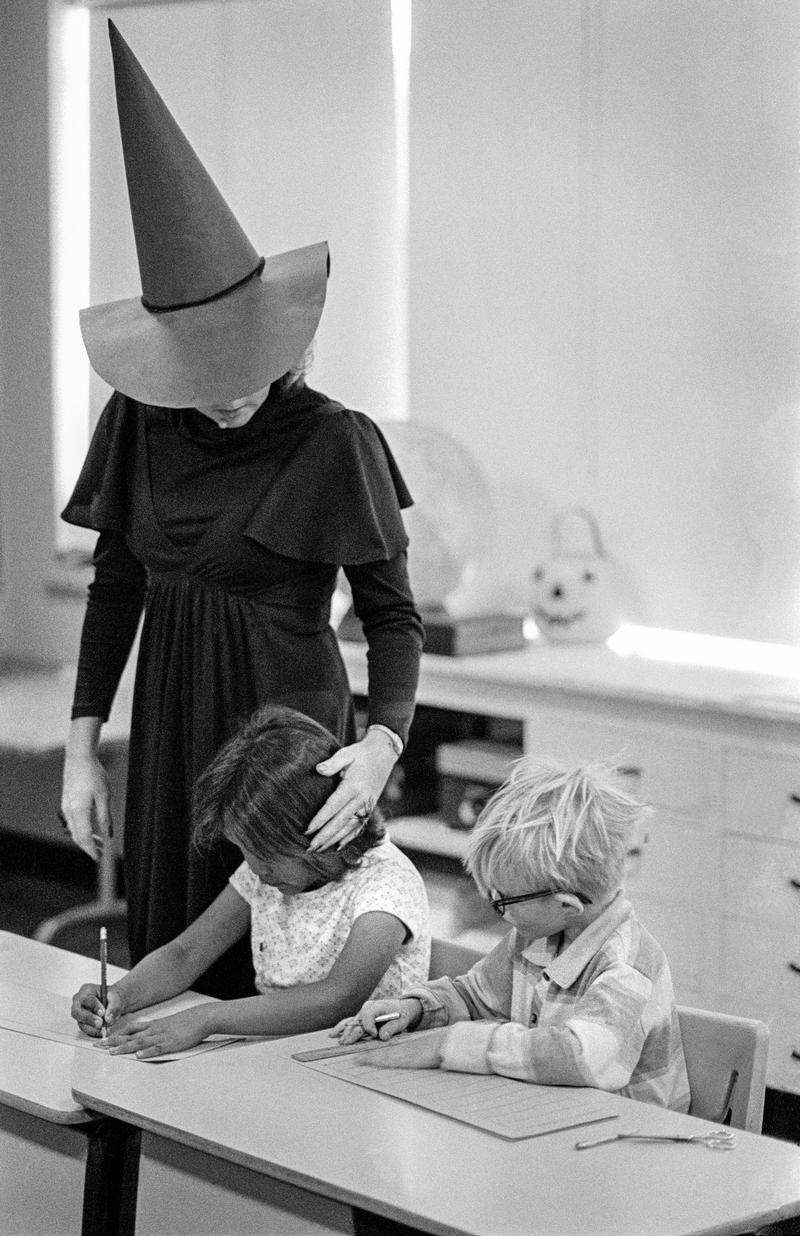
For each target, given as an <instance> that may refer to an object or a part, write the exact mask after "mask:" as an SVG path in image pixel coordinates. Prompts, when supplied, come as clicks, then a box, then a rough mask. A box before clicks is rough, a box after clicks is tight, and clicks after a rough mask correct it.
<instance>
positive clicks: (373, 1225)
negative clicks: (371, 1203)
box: [353, 1206, 424, 1236]
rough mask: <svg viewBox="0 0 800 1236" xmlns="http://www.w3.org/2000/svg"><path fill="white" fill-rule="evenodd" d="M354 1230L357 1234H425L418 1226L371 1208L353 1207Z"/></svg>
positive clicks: (358, 1235)
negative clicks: (376, 1212) (386, 1216)
mask: <svg viewBox="0 0 800 1236" xmlns="http://www.w3.org/2000/svg"><path fill="white" fill-rule="evenodd" d="M353 1231H354V1233H355V1236H424V1233H423V1232H422V1231H421V1230H420V1228H418V1227H409V1226H408V1224H407V1223H400V1221H399V1220H398V1219H386V1218H384V1217H383V1216H381V1215H374V1214H372V1213H371V1212H370V1211H369V1210H361V1209H360V1207H358V1206H354V1207H353Z"/></svg>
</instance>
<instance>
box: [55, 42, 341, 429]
mask: <svg viewBox="0 0 800 1236" xmlns="http://www.w3.org/2000/svg"><path fill="white" fill-rule="evenodd" d="M108 26H109V37H110V39H111V51H112V55H113V59H114V78H115V84H116V93H117V111H118V113H119V123H120V133H121V136H122V148H123V154H124V158H125V174H126V177H127V181H128V196H129V198H130V206H131V217H132V220H133V230H134V234H135V237H136V253H137V257H138V260H139V274H140V276H141V281H142V296H141V298H139V297H134V298H132V299H128V300H118V301H112V302H110V303H108V304H103V305H93V306H91V307H90V308H88V309H83V310H82V311H81V315H80V320H81V332H82V334H83V341H84V343H85V345H86V351H87V352H88V354H89V360H90V361H91V363H92V366H93V368H94V369H95V370H96V371H97V373H98V374H99V375H100V377H101V378H103V379H104V380H105V381H106V382H108V384H109V385H110V386H113V387H114V388H115V389H116V390H119V391H121V392H122V393H123V394H126V395H130V396H132V397H133V398H134V399H138V400H139V401H140V402H142V403H151V404H158V405H160V406H162V407H167V408H182V407H191V406H194V405H196V404H198V403H203V404H211V403H226V402H228V401H229V400H232V399H238V398H240V397H241V396H243V395H249V394H252V393H253V392H254V391H258V390H261V389H262V388H263V387H265V386H268V385H269V384H270V382H273V381H274V380H275V379H276V378H279V377H280V376H281V375H282V374H284V373H286V372H287V370H289V369H291V367H292V365H293V364H294V363H295V362H296V361H298V360H299V359H300V357H301V356H302V354H303V352H304V351H305V349H306V348H307V347H308V345H309V343H310V342H311V340H312V339H313V337H314V333H315V331H316V329H317V324H318V323H319V319H320V315H321V314H322V307H323V305H324V303H325V290H326V283H327V272H328V246H327V245H326V244H325V243H320V244H315V245H308V246H306V247H305V248H302V249H292V250H290V251H288V252H286V253H279V254H277V255H275V256H273V257H270V258H267V259H266V260H265V259H264V258H260V257H259V255H258V253H257V251H256V250H255V249H254V248H253V246H252V245H251V243H250V241H249V240H248V238H247V237H246V236H245V234H244V232H243V231H242V229H241V227H240V226H239V224H238V222H237V221H236V218H235V217H234V215H233V213H232V211H231V210H230V207H229V206H228V205H227V203H226V202H225V200H224V199H223V197H222V195H221V194H220V192H219V190H218V189H217V187H216V185H215V184H214V182H213V181H212V179H211V177H210V176H209V174H208V172H207V171H206V170H205V168H204V167H203V165H202V163H201V162H200V160H199V159H198V157H197V155H196V154H195V152H194V150H193V149H192V147H191V146H190V145H189V142H188V141H187V140H186V138H185V136H184V134H183V133H182V132H181V130H180V128H179V127H178V125H177V124H176V122H175V120H174V119H173V117H172V115H171V114H170V112H169V110H168V108H167V106H166V104H165V103H164V101H163V99H162V98H161V96H160V95H159V94H158V92H157V90H156V89H155V87H154V86H153V84H152V82H151V81H150V79H149V78H148V76H147V74H146V73H145V71H144V69H143V68H142V66H141V64H140V63H139V61H138V60H137V59H136V57H135V56H134V54H133V52H132V51H131V49H130V48H129V47H128V44H127V43H126V42H125V40H124V39H123V37H122V35H121V34H120V33H119V31H118V30H117V28H116V26H115V25H114V23H113V22H111V21H109V23H108Z"/></svg>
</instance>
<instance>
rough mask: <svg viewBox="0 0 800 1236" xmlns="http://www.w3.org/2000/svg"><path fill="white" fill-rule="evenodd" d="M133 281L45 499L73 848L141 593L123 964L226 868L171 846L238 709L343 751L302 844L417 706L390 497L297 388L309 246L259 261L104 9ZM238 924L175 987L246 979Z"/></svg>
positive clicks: (355, 431) (315, 269)
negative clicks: (64, 634) (225, 949)
mask: <svg viewBox="0 0 800 1236" xmlns="http://www.w3.org/2000/svg"><path fill="white" fill-rule="evenodd" d="M109 29H110V37H111V45H112V54H113V58H114V70H115V82H116V92H117V108H118V112H119V119H120V130H121V135H122V144H123V151H124V157H125V169H126V176H127V181H128V192H129V197H130V204H131V214H132V219H133V225H134V233H135V237H136V246H137V255H138V260H139V270H140V275H141V280H142V293H143V294H142V297H141V298H138V297H137V298H134V299H130V300H123V301H117V302H113V303H111V304H105V305H98V306H93V307H91V308H89V309H85V310H83V311H82V313H81V330H82V333H83V338H84V342H85V345H86V349H87V352H88V354H89V358H90V360H91V362H92V365H93V366H94V368H95V369H96V370H97V372H98V373H99V374H100V376H101V377H102V378H103V379H104V380H105V381H107V382H108V384H109V385H110V386H111V387H112V388H113V389H114V394H113V395H112V397H111V399H110V400H109V402H108V405H107V406H106V408H105V410H104V412H103V414H102V416H101V418H100V421H99V422H98V425H97V429H96V431H95V433H94V436H93V439H92V443H91V446H90V448H89V452H88V455H87V458H86V461H85V463H84V466H83V469H82V471H81V474H80V477H79V479H78V482H77V484H76V486H75V490H74V492H73V494H72V497H71V499H70V501H69V503H68V504H67V506H66V508H65V510H64V512H63V518H64V519H65V520H67V521H68V522H70V523H74V524H78V525H81V526H83V527H88V528H93V529H94V530H96V531H97V532H98V533H99V537H98V540H97V546H96V549H95V555H94V565H95V574H94V581H93V583H92V584H91V586H90V588H89V596H88V601H87V607H86V613H85V616H84V623H83V630H82V635H81V645H80V656H79V662H78V673H77V681H76V687H75V696H74V703H73V710H72V722H71V726H70V731H69V736H68V739H67V746H66V755H65V764H64V786H63V792H62V803H61V812H62V819H63V821H64V822H65V824H66V826H67V827H68V829H69V832H70V834H71V836H72V838H73V839H74V841H75V842H76V843H77V844H78V845H79V846H80V847H81V848H82V849H84V850H85V851H86V852H87V853H89V854H90V855H92V857H94V858H97V856H98V851H99V847H100V846H101V845H102V843H103V840H104V838H105V837H106V836H107V835H108V833H109V829H110V823H111V819H110V813H109V799H108V786H107V782H106V778H105V774H104V772H103V769H102V765H101V764H100V762H99V760H98V758H97V749H98V743H99V737H100V732H101V727H102V724H103V722H104V721H105V720H106V719H107V717H108V713H109V710H110V707H111V703H112V701H113V697H114V694H115V691H116V688H117V685H118V683H119V679H120V676H121V674H122V670H123V668H124V666H125V663H126V661H127V659H128V656H129V654H130V652H131V649H132V647H133V642H134V638H135V635H136V631H137V628H138V625H139V621H140V618H141V616H142V611H143V612H144V619H143V623H142V629H141V637H140V644H139V652H138V658H137V664H136V681H135V688H134V700H133V710H132V719H131V734H130V775H129V781H128V787H127V796H126V804H125V845H124V863H125V884H126V895H127V900H128V931H129V941H130V950H131V958H132V961H133V962H136V961H138V960H139V959H140V958H141V957H143V956H144V955H145V954H146V953H148V952H150V951H151V950H152V949H154V948H156V947H158V946H159V945H161V944H164V943H166V942H167V941H168V940H171V939H173V938H174V937H175V936H176V935H177V934H178V933H179V932H180V931H181V930H182V929H183V927H184V926H186V925H187V924H188V923H190V922H191V921H192V920H193V919H195V918H196V917H197V916H198V914H200V913H201V912H202V911H203V910H204V909H205V908H206V907H207V906H208V905H209V904H210V903H211V901H212V900H213V899H214V898H215V897H216V895H217V894H218V893H219V892H220V890H221V889H222V888H223V887H224V886H225V883H226V881H227V877H228V875H229V874H230V872H231V871H233V869H234V867H235V866H236V863H237V858H236V855H235V853H233V852H231V853H228V852H227V851H226V850H225V849H220V850H218V851H216V852H215V853H213V854H211V855H206V854H201V853H200V852H198V851H196V850H195V849H193V848H192V846H191V844H190V824H189V815H190V803H191V796H192V787H193V784H194V782H195V780H196V778H197V777H198V776H199V774H200V773H201V772H202V771H203V769H204V768H205V767H206V765H207V764H208V763H209V761H210V760H211V758H212V756H213V755H214V753H215V752H216V751H217V749H218V748H219V747H220V746H221V745H222V744H223V743H224V742H225V741H227V739H228V738H229V737H230V736H231V734H232V733H233V732H234V730H235V729H236V726H237V724H238V723H239V722H240V721H241V719H242V718H244V717H246V716H249V715H250V714H251V713H252V712H253V711H254V709H255V708H257V707H259V706H261V705H264V704H266V703H271V704H280V705H285V706H288V707H291V708H295V709H297V710H298V711H301V712H304V713H306V714H308V715H309V716H311V717H313V718H315V719H316V720H317V721H319V722H320V723H321V724H322V725H324V726H326V727H327V728H328V729H329V730H331V731H332V732H333V733H334V734H335V735H336V737H337V738H338V739H339V741H340V742H342V743H343V744H344V746H343V747H342V748H341V749H340V750H339V751H338V752H337V753H336V754H335V755H334V756H333V757H332V758H330V759H329V760H327V761H325V762H324V763H323V764H322V765H320V771H321V772H323V773H326V774H328V775H330V776H338V777H339V778H340V779H339V783H338V785H337V788H336V790H335V792H334V793H333V794H332V795H331V797H330V798H329V799H328V801H327V802H326V803H325V805H324V807H323V808H322V810H321V811H320V812H318V813H317V815H316V816H315V817H314V819H313V820H311V821H309V832H312V833H314V834H315V835H314V839H313V841H312V843H311V845H312V847H315V848H321V849H322V848H328V847H329V846H331V845H342V844H344V843H346V841H347V840H349V839H350V838H351V837H352V836H353V835H354V834H355V833H356V832H357V831H358V830H359V828H361V827H362V826H363V820H364V819H365V818H366V817H367V815H368V814H369V812H370V811H371V809H372V808H373V806H374V804H375V802H376V800H377V798H378V796H379V795H380V793H381V791H382V789H383V787H384V785H385V783H386V780H387V778H388V776H389V773H390V772H391V769H392V766H393V765H394V763H395V761H396V759H397V757H398V755H399V754H400V752H401V751H402V749H403V744H404V742H405V740H406V738H407V734H408V728H409V726H410V723H411V719H412V716H413V711H414V697H415V693H416V686H417V675H418V670H419V656H420V651H421V647H422V639H423V633H422V626H421V622H420V619H419V615H418V614H417V612H416V609H415V606H414V601H413V598H412V595H411V591H410V588H409V583H408V573H407V562H406V548H407V537H406V534H405V530H404V527H403V521H402V517H401V513H400V512H401V508H403V507H406V506H409V505H410V504H411V497H410V495H409V493H408V490H407V489H406V486H405V484H404V482H403V479H402V476H401V475H400V473H399V471H398V468H397V465H396V463H395V461H394V459H393V458H392V455H391V452H390V450H389V448H388V446H387V444H386V442H385V440H384V438H383V436H382V435H381V433H380V431H379V429H378V428H377V427H376V426H375V424H374V423H373V421H372V420H370V418H369V417H367V416H365V415H364V414H362V413H360V412H354V411H349V410H347V409H345V408H343V407H342V406H341V405H340V404H338V403H334V402H333V401H332V400H330V399H328V398H326V396H325V395H322V394H319V393H318V392H316V391H313V390H311V389H310V388H309V387H308V386H307V385H306V383H305V378H304V365H305V358H306V357H307V354H308V350H309V347H310V345H311V342H312V340H313V337H314V333H315V331H316V328H317V323H318V322H319V318H320V315H321V312H322V306H323V303H324V299H325V291H326V284H327V275H328V250H327V245H325V244H315V245H310V246H308V247H306V248H303V249H295V250H292V251H290V252H288V253H282V254H279V255H276V256H273V257H271V258H268V259H267V260H266V261H265V260H264V259H263V258H259V255H258V253H257V252H256V250H255V249H254V248H253V247H252V245H251V244H250V242H249V240H248V239H247V237H246V236H245V235H244V233H243V231H242V229H241V228H240V226H239V224H238V223H237V221H236V219H235V218H234V216H233V214H232V212H231V211H230V209H229V207H228V206H227V204H226V203H225V201H224V200H223V199H222V197H221V195H220V193H219V191H218V190H217V188H216V186H215V185H214V183H213V181H212V180H211V178H210V177H209V175H208V173H207V172H206V171H205V169H204V168H203V166H202V164H201V163H200V161H199V159H198V158H197V156H196V154H195V153H194V151H193V149H192V148H191V146H190V145H189V143H188V141H187V140H186V138H185V137H184V135H183V133H182V132H181V130H180V128H179V127H178V125H177V124H176V122H175V120H174V119H173V117H172V116H171V114H170V113H169V111H168V109H167V107H166V105H165V104H164V102H163V100H162V99H161V97H160V96H159V95H158V93H157V92H156V90H155V89H154V87H153V85H152V83H151V82H150V80H149V78H148V77H147V75H146V73H145V72H144V70H143V68H142V67H141V65H140V64H139V62H138V61H137V59H136V58H135V56H134V55H133V53H132V52H131V50H130V48H129V47H128V45H127V44H126V43H125V41H124V39H123V38H122V36H121V35H120V34H119V32H118V31H117V30H116V28H115V27H114V25H113V23H109ZM340 567H341V568H343V569H344V572H345V574H346V576H347V578H348V580H349V583H350V585H351V587H352V592H353V605H354V609H355V612H356V613H357V615H358V616H359V618H360V619H361V621H362V624H363V627H364V632H365V635H366V639H367V643H368V664H369V718H368V728H367V730H366V733H365V734H364V736H363V737H362V738H361V739H360V740H357V738H356V731H355V722H354V714H353V704H352V698H351V695H350V690H349V686H348V682H347V677H346V673H345V669H344V665H343V662H342V659H341V655H340V653H339V648H338V644H337V641H336V637H335V634H334V632H333V630H332V629H331V626H330V623H329V618H330V604H331V598H332V594H333V591H334V587H335V582H336V575H337V571H338V569H339V568H340ZM252 984H253V978H252V963H251V959H250V956H249V950H248V947H247V944H246V942H245V944H244V946H243V947H242V948H241V949H240V950H239V953H238V956H235V957H234V956H233V955H232V954H226V955H225V957H223V958H222V959H221V960H220V961H219V962H218V963H217V964H216V965H215V966H214V967H213V969H212V970H209V971H208V972H207V974H206V975H205V976H204V978H203V979H202V980H200V981H199V982H198V983H197V984H196V986H197V987H198V988H199V989H200V990H203V991H206V992H208V993H209V994H213V995H217V996H220V997H223V998H231V997H236V996H240V995H245V994H251V992H252Z"/></svg>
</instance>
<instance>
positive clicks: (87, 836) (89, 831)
mask: <svg viewBox="0 0 800 1236" xmlns="http://www.w3.org/2000/svg"><path fill="white" fill-rule="evenodd" d="M99 733H100V721H99V719H98V718H96V717H81V718H78V719H76V720H75V721H73V723H72V728H71V730H70V736H69V739H68V741H67V746H66V752H65V755H64V781H63V786H62V791H61V810H60V812H59V820H60V821H61V824H62V826H63V827H64V828H66V829H67V831H68V832H69V835H70V837H71V838H72V840H73V841H74V842H75V844H76V845H77V846H79V847H80V848H81V849H82V850H83V851H84V853H85V854H88V855H89V857H90V858H91V859H92V860H93V861H94V862H97V861H98V859H99V858H100V855H101V854H102V852H103V844H104V842H105V840H106V838H107V837H113V835H114V829H113V824H112V821H111V795H110V790H109V784H108V775H107V774H106V770H105V768H104V767H103V765H102V764H101V762H100V759H99V758H98V755H97V743H98V740H99Z"/></svg>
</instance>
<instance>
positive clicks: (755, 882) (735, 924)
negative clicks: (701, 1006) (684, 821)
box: [720, 744, 800, 1091]
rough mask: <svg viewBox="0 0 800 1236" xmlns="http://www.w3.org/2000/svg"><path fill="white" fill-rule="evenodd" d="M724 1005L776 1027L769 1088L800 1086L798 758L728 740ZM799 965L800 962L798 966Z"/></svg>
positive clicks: (724, 877) (723, 952)
mask: <svg viewBox="0 0 800 1236" xmlns="http://www.w3.org/2000/svg"><path fill="white" fill-rule="evenodd" d="M724 809H725V835H724V839H723V845H724V854H723V913H722V966H721V1001H720V1005H721V1007H723V1008H726V1009H732V1010H735V1011H737V1012H741V1013H745V1014H749V1015H751V1016H752V1015H758V1016H759V1017H761V1018H762V1019H763V1020H764V1021H766V1022H767V1023H768V1024H769V1026H770V1029H771V1031H772V1039H771V1042H770V1059H769V1080H770V1084H771V1085H774V1086H776V1087H778V1088H779V1089H784V1090H795V1091H800V1059H798V1058H797V1056H795V1055H794V1054H793V1053H798V1054H799V1055H800V761H798V759H797V756H796V753H795V752H793V751H791V750H787V749H781V750H775V749H770V748H769V747H766V748H762V747H761V746H760V745H754V744H748V745H746V746H744V745H741V744H732V745H731V746H730V747H728V749H727V750H726V752H725V765H724ZM795 967H797V968H796V969H795Z"/></svg>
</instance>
